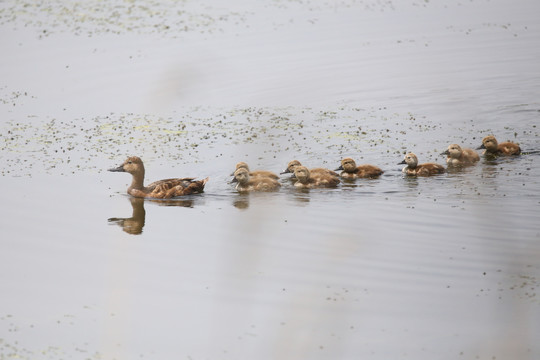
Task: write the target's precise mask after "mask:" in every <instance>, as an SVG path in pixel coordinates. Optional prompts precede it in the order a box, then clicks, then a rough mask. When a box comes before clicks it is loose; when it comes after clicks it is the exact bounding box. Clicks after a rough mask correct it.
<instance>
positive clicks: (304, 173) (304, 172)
mask: <svg viewBox="0 0 540 360" xmlns="http://www.w3.org/2000/svg"><path fill="white" fill-rule="evenodd" d="M294 176H295V177H296V178H297V179H298V181H300V182H301V183H302V184H306V183H307V182H308V181H309V177H310V174H309V169H308V168H307V167H305V166H297V167H295V169H294Z"/></svg>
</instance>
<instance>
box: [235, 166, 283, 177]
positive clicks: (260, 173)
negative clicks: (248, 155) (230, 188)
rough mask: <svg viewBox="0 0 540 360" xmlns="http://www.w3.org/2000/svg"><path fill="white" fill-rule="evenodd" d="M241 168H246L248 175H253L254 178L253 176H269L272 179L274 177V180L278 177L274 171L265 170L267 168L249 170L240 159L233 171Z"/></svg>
mask: <svg viewBox="0 0 540 360" xmlns="http://www.w3.org/2000/svg"><path fill="white" fill-rule="evenodd" d="M241 168H244V169H246V170H247V171H248V172H249V176H250V177H253V178H255V177H269V178H272V179H275V180H277V179H279V176H278V175H277V174H276V173H273V172H272V171H267V170H254V171H250V170H249V166H248V164H247V163H245V162H243V161H240V162H239V163H237V164H236V168H235V170H234V171H236V170H238V169H241ZM231 175H233V176H234V173H232V174H231Z"/></svg>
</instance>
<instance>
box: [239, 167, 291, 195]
mask: <svg viewBox="0 0 540 360" xmlns="http://www.w3.org/2000/svg"><path fill="white" fill-rule="evenodd" d="M232 182H237V183H238V184H237V185H236V190H238V191H240V192H244V191H274V190H278V189H279V188H280V187H281V184H280V183H279V182H277V180H275V179H272V178H270V177H251V176H249V171H248V170H247V169H245V168H240V169H238V170H236V171H235V172H234V179H233V180H232Z"/></svg>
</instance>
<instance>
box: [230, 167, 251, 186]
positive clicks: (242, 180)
mask: <svg viewBox="0 0 540 360" xmlns="http://www.w3.org/2000/svg"><path fill="white" fill-rule="evenodd" d="M248 181H249V171H247V170H246V169H244V168H240V169H238V170H236V171H235V172H234V179H232V182H233V183H239V184H246V183H247V182H248Z"/></svg>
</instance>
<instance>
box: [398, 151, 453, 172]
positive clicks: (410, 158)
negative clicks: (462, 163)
mask: <svg viewBox="0 0 540 360" xmlns="http://www.w3.org/2000/svg"><path fill="white" fill-rule="evenodd" d="M400 164H407V166H405V167H404V168H403V170H402V171H403V172H404V173H405V174H407V175H413V176H431V175H437V174H443V173H444V172H445V171H446V170H445V168H444V166H442V165H439V164H435V163H425V164H418V158H417V157H416V155H415V154H413V153H408V154H407V155H405V159H404V160H403V161H402V162H400V163H398V165H400Z"/></svg>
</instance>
